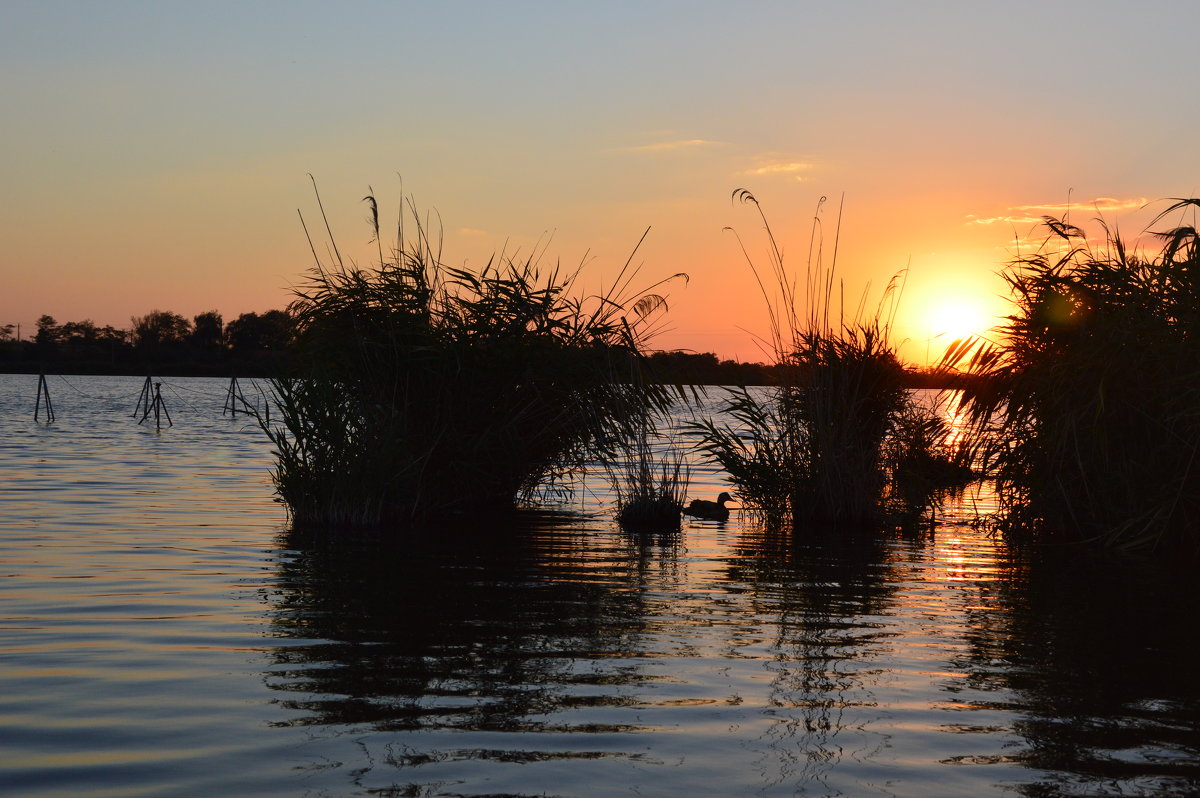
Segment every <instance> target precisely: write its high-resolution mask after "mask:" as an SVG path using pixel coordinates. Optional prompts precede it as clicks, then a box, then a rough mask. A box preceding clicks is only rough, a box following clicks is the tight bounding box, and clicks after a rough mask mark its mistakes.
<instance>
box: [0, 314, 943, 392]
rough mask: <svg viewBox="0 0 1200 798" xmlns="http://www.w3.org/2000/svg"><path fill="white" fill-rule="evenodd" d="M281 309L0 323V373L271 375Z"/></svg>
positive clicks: (745, 371)
mask: <svg viewBox="0 0 1200 798" xmlns="http://www.w3.org/2000/svg"><path fill="white" fill-rule="evenodd" d="M297 338H298V330H297V327H296V322H295V320H294V319H293V318H292V316H291V314H290V313H288V312H287V311H286V310H268V311H266V312H264V313H243V314H241V315H240V316H238V317H237V318H235V319H232V320H230V321H228V322H227V321H225V320H224V318H223V317H222V315H221V314H220V313H219V312H218V311H215V310H210V311H206V312H204V313H201V314H199V315H197V316H193V317H192V318H191V319H190V320H189V319H188V318H186V317H185V316H181V315H180V314H178V313H173V312H171V311H169V310H152V311H150V312H149V313H147V314H146V315H145V316H134V317H133V318H131V319H130V326H129V328H128V329H120V328H118V327H112V326H109V325H105V326H99V325H97V324H95V323H94V322H92V321H91V320H90V319H85V320H83V321H68V322H63V323H61V324H60V323H59V322H58V320H56V319H55V318H54V317H53V316H42V317H40V318H39V319H38V320H37V323H36V325H35V330H34V332H33V334H32V335H25V334H24V333H23V332H22V333H21V334H20V335H18V330H17V327H16V325H14V324H3V325H0V373H7V374H36V373H38V372H40V371H46V372H56V373H60V374H130V375H136V376H140V375H143V374H155V375H161V376H169V375H174V376H210V377H223V376H229V375H231V374H238V375H241V376H245V377H272V376H277V375H281V374H283V373H285V372H286V370H287V369H288V368H289V366H290V365H291V363H292V353H293V348H294V346H295V345H296V343H297ZM647 365H648V368H647V375H648V377H649V379H651V380H653V381H656V382H663V383H670V384H682V385H778V384H779V381H780V375H779V369H780V367H779V366H778V365H774V364H765V363H753V362H750V363H745V362H741V361H736V360H722V359H721V358H718V357H717V356H716V355H715V354H713V353H711V352H688V351H682V350H673V351H663V352H653V353H651V354H650V355H649V356H648V358H647ZM907 382H908V385H909V387H914V388H916V387H921V388H933V387H942V385H943V383H944V375H939V374H934V373H922V372H917V371H909V372H908V376H907Z"/></svg>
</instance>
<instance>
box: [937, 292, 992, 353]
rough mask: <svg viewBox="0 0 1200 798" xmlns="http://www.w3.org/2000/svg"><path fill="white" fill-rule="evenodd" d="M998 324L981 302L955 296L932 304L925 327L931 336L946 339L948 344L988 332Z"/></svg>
mask: <svg viewBox="0 0 1200 798" xmlns="http://www.w3.org/2000/svg"><path fill="white" fill-rule="evenodd" d="M995 323H996V318H995V316H993V315H991V314H989V313H988V311H987V310H986V309H985V308H984V306H983V303H982V302H980V301H979V300H977V299H975V298H972V297H966V296H955V297H946V298H943V299H939V300H937V301H936V302H934V303H932V304H931V305H930V308H929V314H928V316H927V317H926V319H925V325H926V327H927V329H928V331H929V335H930V336H932V337H936V338H945V339H946V341H947V342H949V341H953V340H955V339H957V338H966V337H968V336H971V335H979V334H981V333H984V332H986V331H987V330H988V329H989V328H991V327H992V326H993V325H994V324H995Z"/></svg>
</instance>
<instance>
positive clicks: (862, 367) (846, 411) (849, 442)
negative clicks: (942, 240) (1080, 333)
mask: <svg viewBox="0 0 1200 798" xmlns="http://www.w3.org/2000/svg"><path fill="white" fill-rule="evenodd" d="M734 196H735V199H737V200H739V201H741V202H743V203H746V204H750V205H753V207H754V209H755V211H756V212H757V214H758V216H759V218H760V219H761V221H762V223H763V225H764V229H765V230H766V235H767V241H768V253H769V263H770V267H771V268H770V272H771V274H770V276H764V274H763V272H764V271H766V270H763V269H759V268H758V267H756V265H755V262H754V259H753V258H751V257H750V256H749V255H748V254H747V255H746V260H747V263H748V264H749V266H750V269H751V271H752V272H753V274H754V276H755V278H756V279H757V281H758V284H759V286H760V288H761V289H762V293H763V295H764V298H765V299H766V304H767V308H768V314H769V321H770V328H771V333H770V335H771V340H770V342H769V345H770V348H771V349H772V350H773V355H774V359H775V363H776V365H777V372H778V373H779V374H781V375H783V380H782V384H781V385H780V386H778V387H776V388H773V389H770V390H769V391H766V392H755V393H751V392H750V391H748V390H746V389H739V390H736V391H733V392H731V393H730V394H729V396H728V398H727V401H726V404H725V407H724V411H725V413H727V414H728V415H729V416H732V418H733V422H734V423H732V424H728V423H726V424H718V423H716V422H714V421H713V420H711V419H703V420H700V421H698V422H697V423H696V424H695V425H694V431H695V432H696V433H697V434H698V435H699V437H700V442H699V444H698V446H699V449H700V450H701V451H702V452H703V453H704V454H706V455H707V456H708V457H709V458H711V459H712V460H713V461H715V462H717V463H719V464H720V465H721V466H722V467H723V468H724V469H725V470H726V471H727V472H728V473H729V474H730V478H731V481H732V482H733V484H734V485H735V486H736V487H737V492H738V495H739V496H740V497H741V498H742V501H743V505H744V506H749V507H750V508H752V509H753V510H755V511H757V512H758V513H759V514H760V515H762V516H763V517H764V519H765V520H766V522H767V523H768V525H772V526H780V525H783V524H787V523H790V524H792V525H794V526H799V525H805V524H822V525H825V524H834V525H863V524H875V523H877V522H879V521H881V520H883V519H885V518H887V517H889V516H892V515H896V514H900V515H911V514H912V513H913V512H914V508H915V510H917V511H919V510H920V509H921V508H923V507H924V506H925V504H926V503H927V502H928V500H929V498H930V496H931V495H932V491H925V492H922V493H921V494H920V495H919V496H918V495H916V494H915V493H914V491H913V490H912V487H913V486H915V485H917V484H920V482H919V480H913V479H911V478H910V479H909V481H908V482H907V486H908V487H907V488H906V489H905V490H902V491H901V490H896V489H894V486H895V484H896V480H897V479H899V478H909V477H911V476H912V475H913V473H914V472H915V471H916V470H917V469H918V468H921V469H927V468H928V466H929V464H930V463H932V462H935V461H938V462H940V461H941V460H943V459H944V458H945V457H946V451H948V444H947V441H948V438H947V437H939V436H938V435H937V434H935V433H937V432H938V430H937V429H936V428H935V427H934V426H930V425H929V424H925V425H924V426H923V427H921V429H922V431H923V432H924V433H925V434H923V435H914V434H911V433H912V431H913V430H912V422H913V419H914V418H917V417H918V416H920V411H919V408H918V407H917V405H916V401H915V399H914V397H913V396H912V394H911V393H910V392H908V391H907V390H906V389H905V387H904V383H905V369H904V366H903V364H902V363H901V362H900V360H899V358H898V357H897V355H896V352H895V349H894V347H893V346H892V344H891V343H890V339H889V332H890V325H891V319H892V317H893V315H894V313H895V307H896V303H897V302H898V300H899V295H900V293H901V292H902V290H901V286H900V284H899V282H898V280H897V279H893V280H892V281H891V282H890V283H889V285H888V286H887V288H886V290H885V291H884V294H883V297H882V298H881V300H880V303H879V305H878V306H877V307H876V309H875V310H874V312H873V313H869V312H867V310H866V308H865V295H864V300H863V301H862V302H860V303H859V306H858V308H857V310H855V311H854V312H853V313H852V314H850V315H848V316H847V315H845V314H844V313H842V312H841V311H840V310H839V311H837V312H835V311H834V307H835V286H836V285H837V284H836V282H835V279H836V278H835V271H836V251H837V250H836V247H837V241H836V237H835V240H834V254H833V262H832V264H831V265H830V266H829V267H827V268H826V267H825V266H823V264H822V259H821V250H822V242H821V229H820V218H819V215H818V216H815V217H814V227H813V244H812V245H811V246H810V257H809V262H808V266H807V272H806V275H805V282H804V286H803V288H802V289H798V288H797V287H796V280H795V278H794V277H793V276H792V275H791V274H790V273H789V272H788V270H787V269H786V268H785V266H784V261H783V255H782V252H781V250H780V248H779V247H778V246H777V244H776V241H775V238H774V235H773V234H772V232H771V227H770V224H769V223H768V222H767V220H766V217H765V215H764V214H763V212H762V209H761V208H760V207H759V205H758V202H757V200H756V199H755V198H754V196H753V195H752V194H751V193H750V192H748V191H745V190H739V191H738V192H735V194H734ZM823 201H824V198H822V202H823ZM818 210H819V209H818ZM739 241H740V239H739ZM742 251H743V253H746V249H745V247H744V246H743V247H742ZM772 283H773V284H772ZM840 306H841V303H840V302H839V303H837V307H839V308H840ZM931 482H932V481H931ZM901 504H902V505H903V507H901V506H900V505H901Z"/></svg>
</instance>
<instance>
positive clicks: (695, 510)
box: [683, 492, 733, 521]
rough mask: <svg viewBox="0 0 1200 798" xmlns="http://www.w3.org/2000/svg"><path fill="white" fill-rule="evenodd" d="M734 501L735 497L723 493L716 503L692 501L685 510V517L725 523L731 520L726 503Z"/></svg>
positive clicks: (703, 500)
mask: <svg viewBox="0 0 1200 798" xmlns="http://www.w3.org/2000/svg"><path fill="white" fill-rule="evenodd" d="M731 501H733V496H731V495H729V494H728V493H725V492H722V493H721V495H720V496H718V497H717V500H716V501H715V502H710V501H707V500H706V499H692V503H691V504H689V505H688V506H687V507H685V508H684V509H683V514H684V515H690V516H691V517H692V518H702V519H704V520H705V521H725V520H727V519H728V518H729V508H728V507H726V506H725V502H731Z"/></svg>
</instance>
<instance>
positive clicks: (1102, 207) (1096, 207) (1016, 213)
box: [967, 197, 1147, 225]
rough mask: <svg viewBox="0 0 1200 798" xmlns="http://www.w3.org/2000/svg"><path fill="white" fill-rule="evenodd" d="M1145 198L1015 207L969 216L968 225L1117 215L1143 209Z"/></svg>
mask: <svg viewBox="0 0 1200 798" xmlns="http://www.w3.org/2000/svg"><path fill="white" fill-rule="evenodd" d="M1146 202H1147V200H1146V198H1145V197H1131V198H1129V199H1116V198H1114V197H1097V198H1095V199H1093V200H1090V201H1088V202H1051V203H1044V204H1040V205H1015V206H1013V207H1011V208H1009V209H1008V210H1009V213H1006V214H1002V215H1000V216H975V215H974V214H968V215H967V224H997V223H1003V224H1018V225H1019V224H1040V223H1041V222H1042V221H1043V219H1042V217H1043V216H1055V217H1058V216H1063V215H1065V214H1067V213H1070V212H1072V211H1095V212H1096V213H1102V214H1103V213H1117V212H1119V211H1129V210H1135V209H1137V208H1141V207H1143V206H1145V205H1146Z"/></svg>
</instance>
